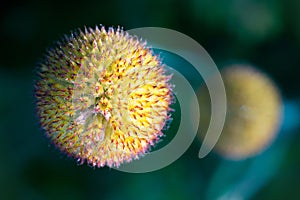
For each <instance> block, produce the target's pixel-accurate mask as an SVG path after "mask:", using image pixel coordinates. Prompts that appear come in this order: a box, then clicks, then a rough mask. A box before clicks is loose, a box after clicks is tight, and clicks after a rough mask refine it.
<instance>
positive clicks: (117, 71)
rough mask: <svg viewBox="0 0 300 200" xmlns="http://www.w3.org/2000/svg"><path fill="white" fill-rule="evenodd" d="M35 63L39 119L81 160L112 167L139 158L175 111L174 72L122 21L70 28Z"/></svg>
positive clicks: (62, 146) (56, 140) (60, 144)
mask: <svg viewBox="0 0 300 200" xmlns="http://www.w3.org/2000/svg"><path fill="white" fill-rule="evenodd" d="M38 71H39V72H38V76H39V79H38V80H37V81H36V84H35V86H36V89H35V96H36V99H37V102H36V104H37V112H38V116H39V118H40V123H41V126H42V127H43V129H44V130H45V131H46V134H47V136H48V137H49V138H50V139H51V141H53V143H54V144H56V146H57V147H58V148H59V149H61V150H62V151H64V152H66V153H67V154H69V155H71V156H72V157H74V158H76V159H77V160H78V161H79V162H81V163H83V162H84V161H87V163H88V164H90V165H92V166H98V167H102V166H105V165H107V166H109V167H112V166H119V165H120V164H121V163H123V162H129V161H131V160H132V159H137V158H138V157H139V156H141V155H144V154H145V153H146V152H147V150H149V148H150V146H151V145H153V144H155V142H157V141H158V139H159V138H160V136H162V134H163V133H162V129H163V127H164V126H165V124H166V122H167V120H169V119H170V117H169V111H170V107H169V106H170V103H171V101H172V91H171V86H170V84H169V83H168V81H169V79H170V76H167V75H165V71H164V66H163V65H162V63H161V61H160V60H159V58H158V57H157V56H155V55H154V54H153V52H152V51H151V50H150V49H149V48H148V47H146V44H145V43H142V42H141V40H139V39H138V38H136V37H133V36H130V35H129V34H127V33H126V32H124V31H123V30H121V29H119V28H118V29H113V28H109V29H108V30H107V31H106V30H105V28H104V27H101V28H100V29H98V27H96V28H95V30H93V29H89V30H85V32H82V31H78V32H74V33H72V34H71V36H70V37H66V38H65V39H64V40H63V41H61V42H59V43H57V46H56V47H55V48H54V49H53V50H50V51H49V52H48V53H47V55H46V57H45V59H44V60H43V61H42V62H41V64H40V67H39V70H38Z"/></svg>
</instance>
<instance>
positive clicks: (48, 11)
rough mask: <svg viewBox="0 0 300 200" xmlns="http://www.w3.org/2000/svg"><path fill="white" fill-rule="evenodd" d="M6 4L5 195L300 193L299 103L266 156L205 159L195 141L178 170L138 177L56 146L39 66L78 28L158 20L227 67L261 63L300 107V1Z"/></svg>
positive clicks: (0, 55)
mask: <svg viewBox="0 0 300 200" xmlns="http://www.w3.org/2000/svg"><path fill="white" fill-rule="evenodd" d="M2 2H3V3H1V7H0V9H1V12H0V44H1V46H0V158H1V160H0V199H64V200H66V199H205V198H206V199H215V198H216V197H218V196H220V195H222V194H224V192H225V191H226V188H227V187H233V188H238V189H236V190H237V193H239V191H240V192H241V193H244V194H249V195H248V197H249V198H251V199H283V198H290V199H297V197H298V198H299V197H300V194H299V186H300V170H299V165H300V156H299V153H300V152H299V150H300V135H299V131H300V129H299V123H298V121H299V117H298V118H297V116H299V113H297V112H293V109H292V108H291V109H287V112H285V113H286V114H285V118H286V120H285V121H284V126H283V128H282V130H281V131H280V135H279V138H278V140H277V141H276V142H275V143H274V145H272V146H271V147H270V148H269V149H268V150H267V151H266V152H265V153H264V154H262V155H260V156H258V157H255V158H252V159H249V160H246V161H242V162H230V161H224V160H222V158H220V157H219V156H218V155H215V154H214V153H211V154H209V155H208V156H207V157H206V158H204V159H201V160H200V159H199V158H198V157H197V155H198V150H199V148H200V142H198V141H197V140H195V141H194V143H193V144H192V146H191V147H190V148H189V150H188V151H187V152H186V153H185V154H184V155H183V156H182V157H181V158H180V159H179V160H177V161H176V162H174V163H173V164H171V165H170V166H168V167H166V168H164V169H161V170H159V171H155V172H151V173H145V174H129V173H123V172H119V171H116V170H113V169H109V168H101V169H93V168H91V167H89V166H86V165H85V164H84V165H77V164H76V162H75V161H73V160H72V159H69V158H67V157H66V156H64V155H62V154H60V152H59V151H58V150H55V148H54V147H53V146H49V141H48V140H47V139H46V138H45V137H44V136H43V132H42V131H41V129H40V128H39V125H38V121H37V118H36V117H35V112H34V105H33V102H34V98H33V93H32V89H33V86H32V83H33V79H34V70H35V67H36V64H37V63H38V61H39V59H40V58H41V56H42V55H43V53H44V52H45V49H46V48H47V47H49V46H51V45H52V44H53V41H55V40H57V39H59V38H60V37H62V36H63V34H65V33H67V34H68V33H70V30H74V29H76V28H78V27H80V28H83V27H84V26H92V27H94V26H95V25H97V24H103V25H105V26H107V27H108V26H117V25H121V26H123V27H124V29H125V30H126V29H132V28H138V27H146V26H157V27H164V28H170V29H174V30H177V31H180V32H182V33H184V34H186V35H188V36H190V37H192V38H193V39H195V40H196V41H198V42H199V44H201V45H202V46H203V47H204V48H205V49H206V50H207V51H208V53H209V54H210V55H211V57H212V58H213V59H214V61H215V62H216V64H217V65H218V66H220V67H222V66H223V65H224V64H227V63H231V62H239V61H241V62H248V63H252V64H254V65H255V66H257V68H259V69H261V70H263V71H264V72H265V73H267V74H268V75H270V77H272V78H273V80H274V81H275V82H276V84H277V85H278V87H279V89H280V90H281V93H282V96H283V100H284V103H285V104H286V105H291V102H292V103H293V104H292V105H296V106H297V105H298V107H299V88H300V84H299V72H300V70H299V66H300V65H299V64H300V56H299V52H300V24H299V21H300V1H297V0H287V1H284V0H263V1H259V0H217V1H210V0H203V1H201V0H199V1H197V0H192V1H179V0H152V1H142V0H140V1H122V0H108V1H88V0H85V1H62V0H61V1H58V0H54V1H50V0H47V1H41V0H36V1H20V2H17V1H8V0H6V1H5V0H4V1H2ZM187 70H188V68H187ZM288 108H290V107H288ZM174 118H175V119H176V118H180V116H179V114H178V113H176V112H175V114H174ZM176 123H177V121H176V120H175V121H173V126H176ZM173 129H174V127H173ZM172 131H173V130H171V131H168V133H170V135H172ZM173 132H174V131H173ZM243 181H244V182H246V184H244V185H243V184H242V183H244V182H243ZM239 184H240V185H241V184H242V186H241V187H238V185H239ZM241 188H242V189H241ZM245 191H246V192H245Z"/></svg>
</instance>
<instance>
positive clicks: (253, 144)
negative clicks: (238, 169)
mask: <svg viewBox="0 0 300 200" xmlns="http://www.w3.org/2000/svg"><path fill="white" fill-rule="evenodd" d="M221 75H222V78H223V81H224V85H225V89H226V95H227V114H226V119H225V124H224V128H223V131H222V133H221V136H220V138H219V140H218V142H217V144H216V146H215V147H214V150H215V151H216V152H218V153H219V154H220V155H222V156H224V157H226V158H229V159H233V160H239V159H244V158H247V157H250V156H254V155H256V154H258V153H260V152H261V151H263V150H264V149H265V148H266V147H268V146H269V145H270V144H271V143H272V141H273V139H274V138H275V136H276V133H277V131H278V128H279V125H280V124H281V113H282V106H281V97H280V94H279V92H278V90H277V88H276V86H275V85H274V83H273V82H272V81H271V80H270V79H269V78H268V77H267V76H266V75H265V74H263V73H261V72H259V71H258V70H256V69H254V68H253V67H251V66H248V65H232V66H228V67H226V68H225V69H224V70H222V71H221ZM198 98H199V104H200V112H201V116H200V129H199V134H198V135H199V136H200V138H201V139H203V138H204V136H205V135H204V134H205V132H206V129H207V127H208V124H209V121H210V97H209V94H208V91H207V90H206V88H205V87H202V88H200V89H199V91H198Z"/></svg>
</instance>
